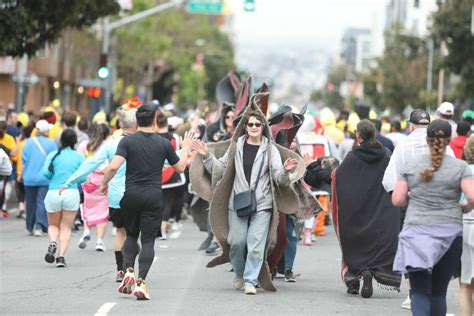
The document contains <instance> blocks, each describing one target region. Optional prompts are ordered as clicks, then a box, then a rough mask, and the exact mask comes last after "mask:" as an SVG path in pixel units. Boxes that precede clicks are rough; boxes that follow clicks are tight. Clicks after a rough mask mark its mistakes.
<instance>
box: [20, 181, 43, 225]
mask: <svg viewBox="0 0 474 316" xmlns="http://www.w3.org/2000/svg"><path fill="white" fill-rule="evenodd" d="M47 192H48V186H46V185H45V186H28V185H25V203H26V229H27V230H28V231H29V232H31V231H33V229H41V230H43V231H46V230H47V229H48V217H47V215H46V208H45V207H44V198H45V197H46V193H47Z"/></svg>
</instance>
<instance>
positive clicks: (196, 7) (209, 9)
mask: <svg viewBox="0 0 474 316" xmlns="http://www.w3.org/2000/svg"><path fill="white" fill-rule="evenodd" d="M186 11H188V12H189V13H202V14H215V15H220V14H221V13H222V0H188V4H187V5H186Z"/></svg>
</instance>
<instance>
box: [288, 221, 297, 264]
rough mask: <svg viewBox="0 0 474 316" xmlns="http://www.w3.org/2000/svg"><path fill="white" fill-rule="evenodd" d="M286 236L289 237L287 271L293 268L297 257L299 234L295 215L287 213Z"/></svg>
mask: <svg viewBox="0 0 474 316" xmlns="http://www.w3.org/2000/svg"><path fill="white" fill-rule="evenodd" d="M286 238H288V246H286V249H285V271H286V270H292V269H293V263H294V262H295V257H296V247H297V245H298V236H296V232H295V222H294V220H293V217H292V216H290V215H286Z"/></svg>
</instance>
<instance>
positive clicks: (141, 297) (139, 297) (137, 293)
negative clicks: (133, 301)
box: [133, 291, 150, 301]
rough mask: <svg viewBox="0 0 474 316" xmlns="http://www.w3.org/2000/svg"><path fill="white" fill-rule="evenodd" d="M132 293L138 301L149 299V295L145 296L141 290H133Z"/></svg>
mask: <svg viewBox="0 0 474 316" xmlns="http://www.w3.org/2000/svg"><path fill="white" fill-rule="evenodd" d="M133 295H135V297H136V298H137V300H138V301H147V300H149V299H150V297H147V296H146V295H145V293H143V292H141V291H135V292H133Z"/></svg>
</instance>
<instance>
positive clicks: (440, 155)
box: [420, 130, 451, 182]
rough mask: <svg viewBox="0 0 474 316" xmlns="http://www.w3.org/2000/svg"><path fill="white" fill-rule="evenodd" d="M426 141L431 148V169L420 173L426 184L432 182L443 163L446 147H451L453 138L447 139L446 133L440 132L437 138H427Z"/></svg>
mask: <svg viewBox="0 0 474 316" xmlns="http://www.w3.org/2000/svg"><path fill="white" fill-rule="evenodd" d="M426 141H427V143H428V146H429V147H430V157H431V168H428V169H426V170H424V171H422V172H420V176H421V178H422V179H423V181H424V182H430V181H431V180H432V179H433V175H434V173H435V172H436V171H438V169H439V168H440V167H441V164H442V163H443V159H444V154H445V153H446V146H448V145H449V143H450V141H451V137H446V135H445V133H444V131H442V130H438V131H436V132H435V137H427V138H426Z"/></svg>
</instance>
